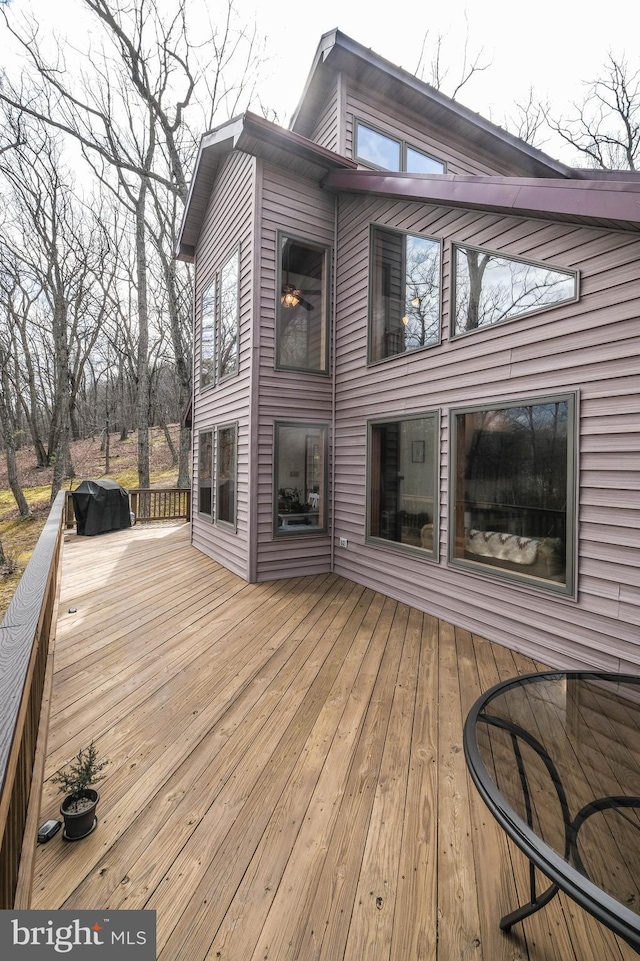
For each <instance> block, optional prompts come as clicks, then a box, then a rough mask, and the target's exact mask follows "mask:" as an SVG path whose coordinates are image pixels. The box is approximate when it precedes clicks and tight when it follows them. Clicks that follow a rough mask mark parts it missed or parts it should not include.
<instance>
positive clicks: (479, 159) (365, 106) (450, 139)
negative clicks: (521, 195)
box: [345, 82, 518, 175]
mask: <svg viewBox="0 0 640 961" xmlns="http://www.w3.org/2000/svg"><path fill="white" fill-rule="evenodd" d="M356 119H357V120H362V121H364V123H368V124H371V126H373V127H376V128H378V129H380V130H382V131H383V132H384V133H389V134H391V135H392V136H395V137H398V138H400V139H401V140H406V141H407V142H408V143H409V144H410V145H411V146H412V147H418V148H419V149H420V150H424V151H425V153H428V154H430V155H431V156H433V157H435V158H436V159H437V160H442V161H444V162H445V163H446V165H447V173H450V174H485V175H486V174H489V175H490V174H511V175H516V174H517V173H518V171H516V170H514V169H513V165H510V166H507V165H506V164H505V163H504V161H500V160H499V159H498V158H497V157H493V156H489V155H487V156H482V154H481V153H480V152H479V151H478V149H477V148H475V147H474V148H473V150H470V149H469V145H468V144H465V142H464V140H463V139H462V138H461V137H460V136H459V135H456V134H455V132H454V131H453V130H452V129H451V127H448V128H446V129H444V128H442V127H435V126H434V125H433V124H431V123H430V122H428V121H426V120H425V119H424V118H423V117H421V116H420V115H419V114H417V113H415V112H414V111H412V110H410V109H408V108H407V107H405V106H403V105H402V104H401V103H398V101H396V100H389V99H388V98H387V97H385V96H384V95H383V94H380V93H377V92H376V91H372V90H369V89H367V90H363V89H362V88H360V87H358V85H357V84H354V83H353V82H351V83H350V84H349V85H348V87H347V108H346V129H345V138H346V148H347V149H346V154H347V156H348V157H352V156H353V152H354V149H355V144H354V136H355V120H356Z"/></svg>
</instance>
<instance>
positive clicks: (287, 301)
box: [276, 234, 329, 374]
mask: <svg viewBox="0 0 640 961" xmlns="http://www.w3.org/2000/svg"><path fill="white" fill-rule="evenodd" d="M279 243H280V284H279V290H280V298H279V301H278V318H277V323H278V329H277V344H276V367H278V368H279V369H281V370H282V369H284V370H300V371H302V370H304V371H314V372H315V373H319V374H326V373H327V371H328V369H329V350H328V346H329V338H328V326H329V323H328V321H329V311H328V306H329V296H328V289H327V279H328V271H327V261H328V248H327V247H320V246H317V245H315V244H311V243H308V242H307V241H306V240H298V239H296V238H294V237H287V236H286V235H285V234H281V235H280V237H279Z"/></svg>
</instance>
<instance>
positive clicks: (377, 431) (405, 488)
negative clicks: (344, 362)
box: [367, 413, 438, 555]
mask: <svg viewBox="0 0 640 961" xmlns="http://www.w3.org/2000/svg"><path fill="white" fill-rule="evenodd" d="M437 451H438V416H437V414H435V413H430V414H423V415H421V416H419V417H411V418H407V419H406V420H393V421H391V420H389V421H382V422H379V423H371V424H370V425H369V469H368V478H369V483H368V491H367V496H368V506H369V510H368V515H369V524H368V536H369V538H370V539H372V540H376V541H384V542H385V543H387V544H389V543H391V544H398V545H403V546H404V547H413V548H418V549H419V550H421V551H426V552H428V553H429V554H432V555H437V546H438V495H437V492H438V454H437Z"/></svg>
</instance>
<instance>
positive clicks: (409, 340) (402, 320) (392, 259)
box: [370, 228, 440, 361]
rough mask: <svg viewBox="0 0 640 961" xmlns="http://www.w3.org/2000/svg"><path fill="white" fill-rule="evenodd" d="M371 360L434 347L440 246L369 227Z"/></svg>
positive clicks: (432, 242)
mask: <svg viewBox="0 0 640 961" xmlns="http://www.w3.org/2000/svg"><path fill="white" fill-rule="evenodd" d="M372 243H373V277H372V285H371V290H372V301H371V335H370V356H371V359H372V360H374V361H376V360H383V359H384V358H386V357H391V356H393V355H395V354H400V353H404V352H405V351H409V350H416V349H417V348H420V347H426V346H429V345H430V344H436V343H438V340H439V336H440V243H439V242H438V241H436V240H431V239H430V238H428V237H419V236H416V235H414V234H402V233H398V232H395V231H389V230H383V229H381V228H374V230H373V235H372Z"/></svg>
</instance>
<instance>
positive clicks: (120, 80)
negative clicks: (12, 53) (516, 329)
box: [0, 0, 262, 486]
mask: <svg viewBox="0 0 640 961" xmlns="http://www.w3.org/2000/svg"><path fill="white" fill-rule="evenodd" d="M82 2H83V4H84V6H85V7H86V8H87V9H88V10H89V11H90V12H91V13H92V14H94V16H95V17H96V18H97V20H98V21H99V22H100V24H101V26H102V27H103V46H102V47H101V48H98V49H93V50H90V51H89V53H88V54H87V56H86V58H85V59H84V60H83V59H82V57H80V55H79V54H77V52H76V54H74V56H75V57H76V58H78V57H79V58H80V68H79V69H77V68H76V69H75V70H71V69H70V67H69V66H68V64H67V61H66V58H67V55H69V51H68V49H67V48H66V47H64V46H61V45H58V48H57V50H55V51H54V52H53V54H51V52H50V51H49V52H47V51H45V49H44V48H43V46H42V43H41V40H40V36H39V34H38V29H37V25H34V24H33V22H30V21H23V22H22V23H21V25H19V26H14V25H13V23H12V21H11V20H10V18H9V17H8V16H7V14H4V17H5V22H6V24H7V27H8V29H9V31H10V32H11V34H12V35H13V36H14V38H16V39H17V41H18V43H19V44H20V45H21V47H22V49H23V52H24V54H25V56H26V58H27V61H28V63H29V64H30V74H29V79H28V81H27V80H23V82H22V84H19V83H15V82H13V83H12V82H11V81H10V79H9V78H8V77H7V76H6V75H5V76H4V77H3V79H2V83H1V84H0V99H3V100H5V102H7V103H8V104H9V105H11V106H12V107H14V108H18V109H19V110H21V111H22V112H24V113H27V114H29V115H31V116H33V117H36V118H38V119H39V120H41V121H43V122H46V123H48V124H49V125H50V126H53V127H54V128H56V129H58V130H62V131H64V132H65V133H66V134H68V135H70V136H72V137H73V138H75V139H76V140H77V142H78V143H79V144H80V145H81V149H82V151H83V153H84V156H85V158H86V159H87V160H89V161H90V164H91V166H92V168H93V170H94V172H95V174H96V176H97V177H98V178H99V180H100V182H101V184H102V185H103V187H106V188H107V189H110V190H112V191H113V192H114V194H115V195H117V196H118V197H119V198H120V200H121V201H122V202H123V203H124V205H125V206H126V208H127V210H128V212H129V213H130V215H131V217H132V220H133V221H134V223H135V228H134V229H135V236H136V260H137V272H136V293H137V298H136V300H137V311H138V325H139V336H138V365H137V366H138V369H137V381H138V429H139V434H138V436H139V482H140V484H141V485H142V486H148V439H147V440H145V438H148V417H149V398H148V395H149V376H148V336H149V335H148V323H149V320H148V313H149V304H148V297H149V291H148V275H149V271H150V263H151V260H152V259H153V258H154V257H157V258H158V260H159V263H160V265H161V269H162V279H163V284H164V286H165V287H166V290H167V291H168V295H167V315H168V322H169V328H170V334H171V343H172V347H173V352H174V359H175V365H176V371H177V375H178V392H179V402H180V407H181V408H183V407H184V406H186V402H187V400H188V398H189V396H190V393H191V359H190V322H189V306H188V305H189V300H190V297H189V291H190V286H189V285H190V281H189V278H188V275H187V270H186V268H185V267H184V265H177V264H176V263H175V261H174V260H173V249H174V244H175V239H176V232H177V224H178V220H179V215H180V212H181V209H182V207H183V205H184V202H185V199H186V195H187V175H188V171H189V169H190V168H191V165H192V160H193V157H194V155H195V150H196V147H197V142H198V139H199V133H200V132H201V130H202V125H203V122H204V123H205V124H207V125H208V126H210V125H211V123H212V122H213V118H214V116H220V118H221V119H223V118H224V119H226V116H229V115H230V112H235V111H236V110H237V109H238V107H239V105H240V103H241V102H244V103H247V102H248V99H249V98H250V96H251V95H252V94H253V92H254V89H255V84H256V82H257V78H258V74H259V69H258V68H259V66H260V61H261V56H262V52H261V50H260V48H259V45H258V43H257V38H256V35H255V31H254V32H253V33H252V32H247V31H246V30H244V29H243V28H239V29H238V28H236V27H235V26H234V13H235V11H234V6H233V0H228V2H227V6H226V16H225V18H224V20H223V22H222V24H221V25H220V26H218V27H213V26H212V27H211V36H210V37H209V38H208V39H207V38H204V40H203V38H202V36H201V35H200V36H199V37H198V40H197V42H195V41H194V39H193V38H192V36H191V33H190V30H191V18H190V16H189V11H190V10H191V8H192V6H193V4H194V2H195V0H176V2H175V6H174V8H173V9H172V10H171V13H170V14H169V16H167V15H166V10H165V9H164V8H161V5H160V3H159V0H135V2H130V0H82ZM201 29H202V28H201V27H200V30H201ZM198 90H199V91H200V94H199V96H196V92H197V91H198ZM202 103H206V109H205V110H204V111H203V110H202V109H201V107H200V104H202ZM224 115H226V116H224ZM189 442H190V436H189V432H188V431H187V430H186V429H184V430H183V433H182V436H181V443H180V464H179V478H178V483H179V485H181V486H187V485H188V482H189V481H188V463H189V446H190V443H189Z"/></svg>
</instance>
